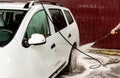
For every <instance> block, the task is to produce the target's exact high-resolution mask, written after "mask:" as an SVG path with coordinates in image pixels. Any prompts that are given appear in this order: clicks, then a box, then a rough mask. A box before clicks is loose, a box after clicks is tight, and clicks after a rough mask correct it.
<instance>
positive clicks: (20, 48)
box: [0, 1, 79, 78]
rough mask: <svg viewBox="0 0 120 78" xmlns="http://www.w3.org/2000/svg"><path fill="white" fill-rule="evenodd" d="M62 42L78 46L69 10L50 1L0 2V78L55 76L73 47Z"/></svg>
mask: <svg viewBox="0 0 120 78" xmlns="http://www.w3.org/2000/svg"><path fill="white" fill-rule="evenodd" d="M41 3H43V2H41ZM65 39H66V40H68V41H69V42H70V43H71V44H73V45H74V46H76V47H77V46H78V45H79V31H78V27H77V24H76V21H75V19H74V18H73V15H72V14H71V12H70V10H69V9H67V8H65V7H63V6H60V5H57V4H55V3H50V2H47V3H46V2H45V3H44V4H40V3H39V1H38V2H37V1H36V2H34V1H31V2H27V3H19V2H0V78H53V77H55V76H56V75H57V74H58V73H59V72H60V71H61V70H62V69H64V68H65V67H66V66H67V65H68V62H69V59H70V58H69V57H70V54H71V51H72V48H73V47H72V46H71V45H70V44H69V43H68V42H67V41H66V40H65Z"/></svg>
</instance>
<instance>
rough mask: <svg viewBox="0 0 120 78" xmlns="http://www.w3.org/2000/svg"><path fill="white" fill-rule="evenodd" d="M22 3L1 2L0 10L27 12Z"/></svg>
mask: <svg viewBox="0 0 120 78" xmlns="http://www.w3.org/2000/svg"><path fill="white" fill-rule="evenodd" d="M24 6H25V3H22V2H0V9H13V10H27V9H26V8H24Z"/></svg>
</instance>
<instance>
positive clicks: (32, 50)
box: [23, 10, 59, 78]
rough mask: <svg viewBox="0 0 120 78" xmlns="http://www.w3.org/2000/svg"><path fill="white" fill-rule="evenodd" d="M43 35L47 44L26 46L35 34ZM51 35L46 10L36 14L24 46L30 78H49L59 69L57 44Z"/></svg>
mask: <svg viewBox="0 0 120 78" xmlns="http://www.w3.org/2000/svg"><path fill="white" fill-rule="evenodd" d="M36 33H37V34H42V35H44V36H45V37H46V43H44V44H39V45H29V44H26V43H25V42H26V40H27V41H28V40H29V39H30V38H31V36H32V35H33V34H36ZM54 38H55V37H54V35H53V34H51V30H50V26H49V23H48V19H47V16H46V14H45V12H44V10H40V11H38V12H36V13H35V14H34V15H33V17H32V18H31V20H30V22H29V24H28V27H27V30H26V33H25V37H24V40H23V46H24V47H25V48H26V49H24V50H25V51H26V54H25V65H26V70H27V73H28V74H29V75H28V78H49V76H50V75H51V74H52V73H54V72H55V71H56V70H57V69H58V66H57V65H58V63H59V60H58V58H57V56H56V45H55V44H56V43H55V39H54Z"/></svg>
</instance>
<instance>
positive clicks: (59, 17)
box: [49, 9, 67, 31]
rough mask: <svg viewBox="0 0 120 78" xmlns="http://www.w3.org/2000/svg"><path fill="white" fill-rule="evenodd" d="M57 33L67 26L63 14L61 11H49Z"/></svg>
mask: <svg viewBox="0 0 120 78" xmlns="http://www.w3.org/2000/svg"><path fill="white" fill-rule="evenodd" d="M49 11H50V14H51V17H52V20H53V23H54V25H55V29H56V28H57V29H56V31H57V30H58V31H59V30H61V29H63V28H65V27H66V26H67V24H66V21H65V18H64V16H63V13H62V11H61V10H60V9H49Z"/></svg>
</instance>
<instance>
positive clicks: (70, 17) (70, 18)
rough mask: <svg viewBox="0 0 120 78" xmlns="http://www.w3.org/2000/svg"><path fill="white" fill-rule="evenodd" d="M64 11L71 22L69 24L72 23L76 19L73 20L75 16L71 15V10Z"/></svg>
mask: <svg viewBox="0 0 120 78" xmlns="http://www.w3.org/2000/svg"><path fill="white" fill-rule="evenodd" d="M64 12H65V15H66V17H67V20H68V23H69V24H72V23H73V22H74V21H73V18H72V16H71V14H70V12H69V11H67V10H64Z"/></svg>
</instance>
